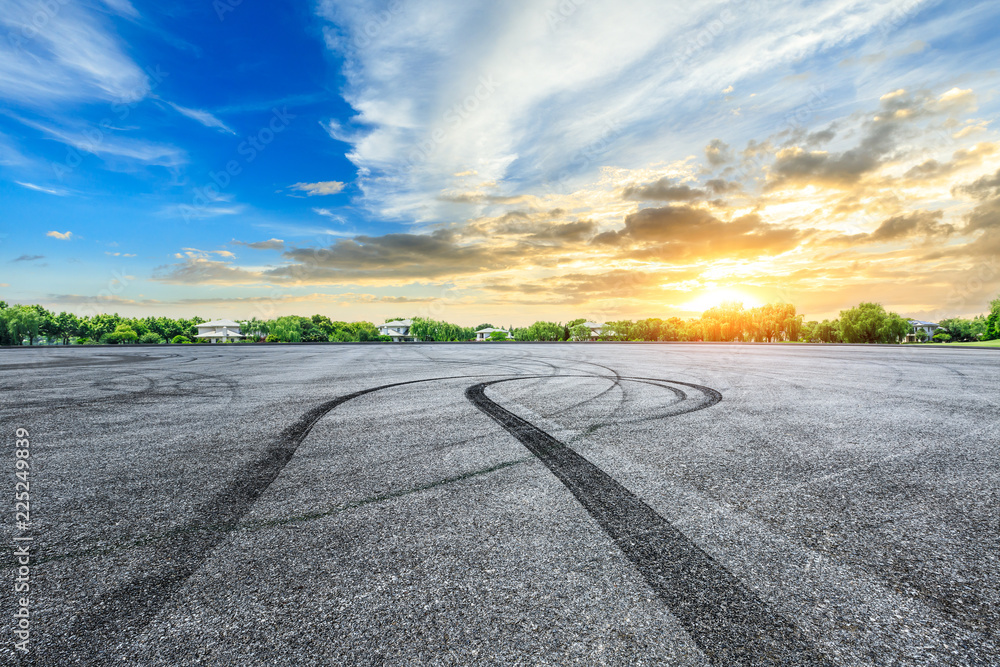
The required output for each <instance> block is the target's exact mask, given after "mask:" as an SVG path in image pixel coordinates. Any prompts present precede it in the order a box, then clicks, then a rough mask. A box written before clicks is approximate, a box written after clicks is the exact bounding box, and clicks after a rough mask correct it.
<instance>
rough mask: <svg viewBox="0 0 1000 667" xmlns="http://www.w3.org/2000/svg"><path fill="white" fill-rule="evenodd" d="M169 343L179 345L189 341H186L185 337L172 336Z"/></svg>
mask: <svg viewBox="0 0 1000 667" xmlns="http://www.w3.org/2000/svg"><path fill="white" fill-rule="evenodd" d="M170 342H171V343H173V344H174V345H180V344H181V343H190V342H191V341H189V340H188V339H187V338H186V337H184V336H174V337H173V338H172V339H171V340H170Z"/></svg>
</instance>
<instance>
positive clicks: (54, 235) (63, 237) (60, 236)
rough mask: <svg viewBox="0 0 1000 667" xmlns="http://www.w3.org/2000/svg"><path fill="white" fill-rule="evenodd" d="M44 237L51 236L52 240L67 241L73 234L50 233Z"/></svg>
mask: <svg viewBox="0 0 1000 667" xmlns="http://www.w3.org/2000/svg"><path fill="white" fill-rule="evenodd" d="M45 235H46V236H51V237H52V238H54V239H59V240H60V241H69V240H70V239H72V238H73V232H56V231H51V232H46V233H45Z"/></svg>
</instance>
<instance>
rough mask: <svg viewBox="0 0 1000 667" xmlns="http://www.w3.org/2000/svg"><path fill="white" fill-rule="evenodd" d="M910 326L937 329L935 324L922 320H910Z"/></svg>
mask: <svg viewBox="0 0 1000 667" xmlns="http://www.w3.org/2000/svg"><path fill="white" fill-rule="evenodd" d="M910 326H914V327H939V326H941V325H940V324H938V323H937V322H924V321H922V320H910Z"/></svg>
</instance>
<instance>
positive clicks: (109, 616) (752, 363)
mask: <svg viewBox="0 0 1000 667" xmlns="http://www.w3.org/2000/svg"><path fill="white" fill-rule="evenodd" d="M0 369H2V375H0V385H2V392H3V403H2V413H0V419H2V427H3V433H4V438H5V445H4V446H5V449H6V451H7V452H8V453H7V454H5V455H4V456H3V457H0V465H4V466H7V468H8V469H7V470H4V472H3V478H4V479H5V480H7V481H5V482H4V484H5V485H8V486H9V487H10V489H9V490H5V491H4V492H3V494H2V495H3V497H5V498H7V501H6V502H7V503H8V504H9V505H10V507H9V508H7V509H5V511H4V512H3V514H4V516H5V517H7V518H5V519H4V522H3V526H2V531H3V532H2V533H0V534H2V536H3V541H4V544H5V545H11V544H14V543H13V541H12V540H13V537H14V536H15V535H20V534H21V532H20V531H16V530H15V526H14V524H13V514H14V503H13V491H14V488H13V487H14V483H15V481H16V480H15V479H14V472H15V470H14V457H13V455H12V450H13V449H14V435H13V434H14V431H15V429H16V428H18V427H22V428H25V429H27V430H28V431H29V432H30V442H31V445H30V447H31V458H30V462H31V524H32V525H31V527H30V534H31V536H32V537H33V542H32V543H31V552H32V562H31V568H32V569H31V581H30V585H31V626H30V627H31V630H30V632H31V639H30V653H29V654H28V657H27V658H23V657H21V656H20V654H19V653H18V652H16V651H15V650H14V648H13V642H14V637H13V635H12V634H11V626H12V619H13V615H14V613H15V611H16V607H15V603H16V600H15V596H14V594H13V593H12V592H11V591H12V582H13V580H14V578H15V576H16V572H15V569H16V563H15V560H14V557H13V556H12V555H11V554H12V553H13V549H10V548H7V547H6V546H5V549H4V556H3V558H4V559H5V560H4V562H3V568H2V569H3V572H4V573H5V574H4V575H3V576H5V577H7V579H8V581H7V582H3V583H2V585H0V590H3V591H5V592H4V593H3V595H2V599H0V611H2V614H3V619H4V628H5V630H4V638H3V653H0V661H2V662H7V661H8V660H10V661H11V662H12V663H15V662H16V661H17V660H20V661H21V662H23V663H24V664H31V663H34V664H52V665H57V664H124V665H184V664H233V665H236V664H254V663H258V664H270V665H312V664H317V665H318V664H338V663H350V662H353V663H360V664H385V663H407V664H413V663H430V664H468V663H486V664H489V663H504V664H510V663H530V664H537V663H550V664H562V663H574V662H575V663H580V664H629V665H632V664H671V665H709V664H788V665H800V664H801V665H813V664H817V665H818V664H836V665H863V664H877V665H922V664H928V665H929V664H948V665H988V664H998V663H1000V633H998V628H1000V498H998V487H1000V451H998V449H1000V419H998V416H1000V351H993V350H974V349H928V348H921V349H913V348H885V347H868V348H865V347H847V346H825V347H824V346H739V345H682V344H677V345H655V344H654V345H641V344H638V345H632V344H548V345H546V344H537V345H536V344H506V345H505V344H480V345H470V344H455V345H448V344H413V345H310V346H306V345H302V346H245V345H229V346H206V345H198V346H169V347H168V346H161V347H146V348H122V349H116V348H77V349H62V350H60V349H48V350H45V349H40V350H6V351H0ZM8 510H9V511H8Z"/></svg>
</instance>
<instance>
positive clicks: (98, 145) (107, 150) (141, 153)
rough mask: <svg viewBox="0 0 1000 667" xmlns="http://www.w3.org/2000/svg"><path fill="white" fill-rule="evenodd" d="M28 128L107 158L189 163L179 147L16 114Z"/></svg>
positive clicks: (143, 161)
mask: <svg viewBox="0 0 1000 667" xmlns="http://www.w3.org/2000/svg"><path fill="white" fill-rule="evenodd" d="M12 117H13V118H16V119H17V120H18V121H20V122H21V123H23V124H25V125H27V126H28V127H32V128H35V129H36V130H39V131H41V132H44V133H45V134H48V135H49V136H51V137H53V138H55V139H57V140H59V141H60V142H62V143H64V144H66V145H67V146H72V147H73V148H76V149H77V150H80V151H83V152H86V153H91V154H93V155H97V156H99V157H101V158H104V159H125V160H129V161H135V162H141V163H144V164H149V165H158V166H163V167H175V166H178V165H181V164H184V163H185V162H187V155H186V154H185V153H184V151H182V150H181V149H179V148H176V147H174V146H170V145H168V144H157V143H153V142H149V141H144V140H142V139H130V138H126V137H116V136H114V135H113V134H111V133H109V132H94V131H93V129H92V128H80V129H78V130H75V131H74V130H63V129H59V128H56V127H52V126H51V125H46V124H44V123H39V122H36V121H33V120H28V119H26V118H21V117H18V116H13V115H12Z"/></svg>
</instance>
